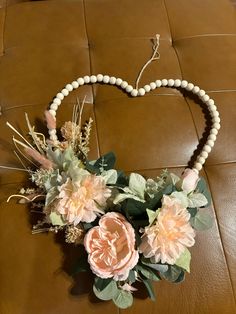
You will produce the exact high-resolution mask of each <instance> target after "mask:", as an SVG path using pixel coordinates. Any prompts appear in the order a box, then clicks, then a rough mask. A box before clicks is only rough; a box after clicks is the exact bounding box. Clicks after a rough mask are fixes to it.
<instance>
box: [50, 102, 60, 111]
mask: <svg viewBox="0 0 236 314" xmlns="http://www.w3.org/2000/svg"><path fill="white" fill-rule="evenodd" d="M50 109H52V110H55V111H57V109H58V105H57V104H55V103H54V102H53V103H52V104H51V105H50Z"/></svg>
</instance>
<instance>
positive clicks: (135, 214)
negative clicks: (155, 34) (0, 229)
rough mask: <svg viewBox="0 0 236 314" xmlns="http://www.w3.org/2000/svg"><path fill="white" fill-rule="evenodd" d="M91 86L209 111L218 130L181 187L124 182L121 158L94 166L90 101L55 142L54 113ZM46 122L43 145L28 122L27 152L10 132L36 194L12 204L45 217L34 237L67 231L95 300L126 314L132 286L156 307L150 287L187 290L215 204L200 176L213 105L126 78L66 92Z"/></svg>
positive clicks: (169, 178) (179, 181)
mask: <svg viewBox="0 0 236 314" xmlns="http://www.w3.org/2000/svg"><path fill="white" fill-rule="evenodd" d="M157 48H158V45H156V46H155V49H154V54H153V56H152V58H151V59H150V60H151V61H152V60H155V59H157V58H158V57H157V56H156V53H157ZM150 60H149V61H148V62H147V63H146V64H145V66H144V67H143V69H142V70H141V72H140V76H141V74H142V72H143V70H144V69H145V67H146V66H147V64H149V63H150ZM140 76H139V78H140ZM95 83H103V84H111V85H115V86H119V87H121V88H122V89H123V90H124V91H125V92H126V93H128V94H129V95H131V96H133V97H136V96H144V95H145V93H147V92H150V91H151V90H154V89H156V88H159V87H161V86H166V87H174V88H180V89H181V88H182V89H186V90H187V91H189V92H192V93H193V94H196V95H197V96H198V97H199V98H200V99H201V100H202V101H203V102H204V103H205V104H206V105H207V106H208V109H209V111H210V114H211V117H212V128H211V130H210V133H209V136H208V138H207V141H206V144H205V145H204V147H203V150H202V152H201V153H200V154H199V155H198V157H197V160H196V162H195V163H194V166H193V168H192V169H190V168H187V169H185V171H184V173H183V174H182V176H181V177H178V176H176V175H175V174H173V173H169V172H168V171H167V170H164V171H163V172H162V174H161V175H160V177H157V178H154V179H151V178H148V179H145V178H144V177H143V176H141V175H140V174H137V173H131V174H130V175H129V176H127V175H125V174H124V172H122V171H117V170H116V169H114V164H115V155H114V154H113V153H111V152H110V153H108V154H106V155H104V156H102V157H100V158H99V159H98V160H93V161H91V160H89V159H88V152H89V137H90V132H91V125H92V119H91V118H90V119H89V121H88V122H87V123H86V124H85V125H84V126H82V123H81V117H82V111H83V106H84V101H83V102H82V104H81V105H80V104H79V103H78V104H77V105H75V106H74V110H73V115H72V120H71V121H68V122H65V124H64V125H63V126H62V127H61V129H60V133H61V134H60V140H59V139H58V137H57V130H56V111H57V109H58V107H59V106H60V105H61V102H62V100H63V99H64V97H66V96H68V94H69V93H70V92H72V91H73V90H74V89H77V88H78V87H79V86H82V85H84V84H95ZM137 85H138V80H137V84H136V86H137ZM45 117H46V122H47V127H48V130H49V139H47V140H46V139H45V136H44V135H43V134H41V133H38V132H36V131H35V129H34V127H33V126H31V124H30V121H29V119H28V116H27V114H26V121H27V125H28V128H29V135H30V136H31V139H32V141H31V142H30V141H28V140H27V139H26V138H25V137H24V136H23V135H22V134H21V133H19V132H18V131H17V130H16V129H15V128H14V127H13V126H12V125H11V124H10V123H7V124H8V126H9V127H10V128H12V130H13V131H14V132H15V133H17V134H18V136H19V138H20V139H16V138H14V137H13V141H14V144H15V146H16V147H17V149H18V151H19V153H16V154H17V156H18V157H19V159H20V160H21V161H22V159H21V158H20V156H19V154H20V155H22V156H24V157H26V159H27V160H29V159H30V161H31V163H32V164H33V165H35V166H34V167H30V168H28V167H25V169H22V170H24V171H27V172H28V173H29V176H30V179H31V181H32V182H33V183H34V185H35V187H34V188H32V187H30V188H26V189H25V188H22V189H21V190H20V194H16V195H12V196H10V197H9V199H8V201H9V200H10V199H11V198H12V197H20V202H29V203H30V204H31V205H32V206H33V207H34V209H35V208H37V210H39V212H41V213H44V214H45V218H44V219H43V221H40V222H39V223H38V224H37V225H35V226H34V227H33V233H39V232H43V231H53V232H56V233H57V232H58V231H63V232H64V233H65V241H66V242H67V243H72V244H74V245H82V246H84V249H85V252H86V255H85V257H86V259H85V260H84V259H81V260H79V261H78V264H77V265H76V268H77V271H84V270H89V269H91V271H92V272H93V273H94V275H95V279H94V286H93V291H94V293H95V295H96V296H97V297H98V298H99V299H102V300H113V302H114V303H115V304H116V305H117V306H118V307H120V308H127V307H129V306H131V305H132V302H133V295H132V292H133V291H134V290H136V289H135V288H134V287H133V286H132V284H134V283H135V282H136V281H141V282H143V284H144V285H145V286H146V288H147V291H148V294H149V296H150V298H151V299H152V300H154V299H155V294H154V290H153V287H152V281H153V280H154V281H159V280H161V279H166V280H169V281H171V282H180V281H182V280H183V279H184V275H185V272H186V271H187V272H189V271H190V259H191V254H190V251H189V250H188V248H189V247H192V246H193V245H194V243H195V240H194V238H195V230H204V229H207V228H209V227H210V226H211V225H212V220H211V216H210V215H209V214H208V213H207V212H206V211H205V210H204V209H202V208H204V207H206V206H208V205H209V204H210V194H209V192H208V190H207V186H206V183H205V181H204V179H203V178H200V177H199V175H198V172H199V171H200V170H201V168H202V165H203V164H204V162H205V160H206V158H207V157H208V153H210V151H211V149H212V147H213V146H214V142H215V140H216V136H217V133H218V130H219V129H220V124H219V123H220V118H219V113H218V111H217V108H216V106H215V104H214V100H212V99H210V97H209V96H208V95H206V93H205V91H204V90H202V89H200V88H199V87H198V86H194V85H193V84H192V83H188V82H187V81H185V80H179V79H175V80H173V79H163V80H156V81H154V82H151V83H150V84H149V85H145V86H144V87H143V88H139V89H138V88H135V89H134V88H133V87H132V86H131V85H129V84H128V83H127V82H126V81H123V80H122V79H120V78H115V77H113V76H112V77H110V76H108V75H102V74H98V75H91V76H84V77H80V78H78V79H77V80H75V81H73V82H72V83H71V84H67V85H66V86H65V88H64V89H62V91H61V92H59V93H58V94H57V95H56V97H55V98H54V100H53V102H52V104H51V105H50V109H49V110H48V111H46V112H45ZM21 148H22V149H23V150H24V152H23V151H22V149H21ZM22 164H23V165H24V162H23V161H22Z"/></svg>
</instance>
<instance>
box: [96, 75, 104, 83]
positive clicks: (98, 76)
mask: <svg viewBox="0 0 236 314" xmlns="http://www.w3.org/2000/svg"><path fill="white" fill-rule="evenodd" d="M102 80H103V75H102V74H98V75H97V81H98V82H102Z"/></svg>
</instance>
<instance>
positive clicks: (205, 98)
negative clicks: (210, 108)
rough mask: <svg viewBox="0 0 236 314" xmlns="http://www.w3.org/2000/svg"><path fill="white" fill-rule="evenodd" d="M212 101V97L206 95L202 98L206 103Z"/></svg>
mask: <svg viewBox="0 0 236 314" xmlns="http://www.w3.org/2000/svg"><path fill="white" fill-rule="evenodd" d="M209 99H210V97H209V96H208V95H204V96H203V97H202V100H203V101H204V102H205V103H206V102H208V100H209Z"/></svg>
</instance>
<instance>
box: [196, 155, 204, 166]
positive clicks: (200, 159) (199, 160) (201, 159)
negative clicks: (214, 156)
mask: <svg viewBox="0 0 236 314" xmlns="http://www.w3.org/2000/svg"><path fill="white" fill-rule="evenodd" d="M197 161H198V162H199V163H200V164H201V165H203V164H204V163H205V161H206V159H205V158H204V157H199V158H198V159H197Z"/></svg>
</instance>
